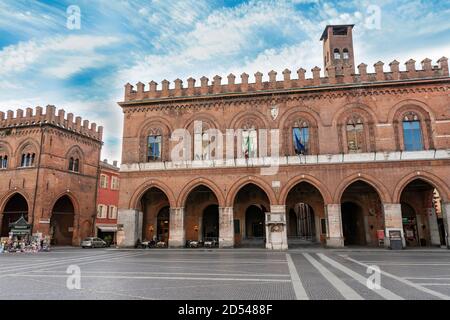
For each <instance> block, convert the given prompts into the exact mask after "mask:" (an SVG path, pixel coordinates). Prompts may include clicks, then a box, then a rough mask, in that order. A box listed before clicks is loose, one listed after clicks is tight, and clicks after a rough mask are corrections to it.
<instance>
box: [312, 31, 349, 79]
mask: <svg viewBox="0 0 450 320" xmlns="http://www.w3.org/2000/svg"><path fill="white" fill-rule="evenodd" d="M353 26H354V25H353V24H345V25H328V26H326V27H325V30H324V31H323V33H322V37H321V38H320V40H321V41H323V65H324V67H325V74H326V75H328V69H329V68H330V67H333V66H334V67H336V74H337V75H342V74H343V66H344V65H345V64H347V65H348V66H350V70H351V71H352V74H353V73H355V57H354V51H353V35H352V30H353Z"/></svg>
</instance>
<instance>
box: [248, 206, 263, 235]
mask: <svg viewBox="0 0 450 320" xmlns="http://www.w3.org/2000/svg"><path fill="white" fill-rule="evenodd" d="M263 208H264V207H263V206H258V205H251V206H250V207H248V208H247V210H246V211H245V226H246V228H245V229H246V230H245V231H246V238H247V239H261V240H262V239H265V237H266V226H265V224H264V221H265V214H264V210H263Z"/></svg>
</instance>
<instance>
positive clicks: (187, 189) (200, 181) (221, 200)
mask: <svg viewBox="0 0 450 320" xmlns="http://www.w3.org/2000/svg"><path fill="white" fill-rule="evenodd" d="M202 185H203V186H205V187H208V188H209V189H210V190H211V191H212V192H213V193H214V195H215V196H216V198H217V201H218V204H219V207H224V206H225V197H224V195H223V193H222V191H221V190H220V188H219V187H218V186H217V185H216V184H215V183H214V182H213V181H211V180H209V179H206V178H203V177H200V178H197V179H194V180H192V181H191V182H189V183H188V184H187V185H186V186H184V187H183V189H182V190H181V191H180V193H179V196H178V202H177V207H184V206H185V204H186V200H187V198H188V196H189V194H190V193H191V191H192V190H194V189H195V188H196V187H198V186H202Z"/></svg>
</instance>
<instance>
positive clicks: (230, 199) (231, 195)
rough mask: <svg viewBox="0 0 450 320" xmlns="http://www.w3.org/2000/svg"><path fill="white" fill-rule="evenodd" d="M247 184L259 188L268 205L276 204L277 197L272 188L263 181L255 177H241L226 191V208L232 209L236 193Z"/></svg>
mask: <svg viewBox="0 0 450 320" xmlns="http://www.w3.org/2000/svg"><path fill="white" fill-rule="evenodd" d="M248 184H254V185H256V186H258V187H259V188H261V189H262V190H263V191H264V192H265V194H266V196H267V198H268V199H269V202H270V205H276V204H277V203H278V201H277V200H278V199H277V196H276V194H275V192H274V191H273V189H272V187H271V186H270V185H269V184H268V183H267V182H265V181H264V180H262V179H260V178H258V177H256V176H248V177H243V178H241V179H239V180H237V181H236V182H234V183H233V185H232V186H231V188H230V189H229V190H228V193H227V196H226V200H225V203H226V206H227V207H232V206H233V204H234V200H235V198H236V195H237V194H238V192H239V191H240V190H241V189H242V188H243V187H244V186H246V185H248Z"/></svg>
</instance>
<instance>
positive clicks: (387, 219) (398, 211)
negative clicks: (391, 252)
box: [383, 203, 406, 247]
mask: <svg viewBox="0 0 450 320" xmlns="http://www.w3.org/2000/svg"><path fill="white" fill-rule="evenodd" d="M383 212H384V225H385V235H384V246H385V247H389V245H390V243H389V231H391V230H399V231H400V233H401V235H402V243H403V247H405V246H406V242H405V235H404V234H403V222H402V205H401V204H400V203H383Z"/></svg>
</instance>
